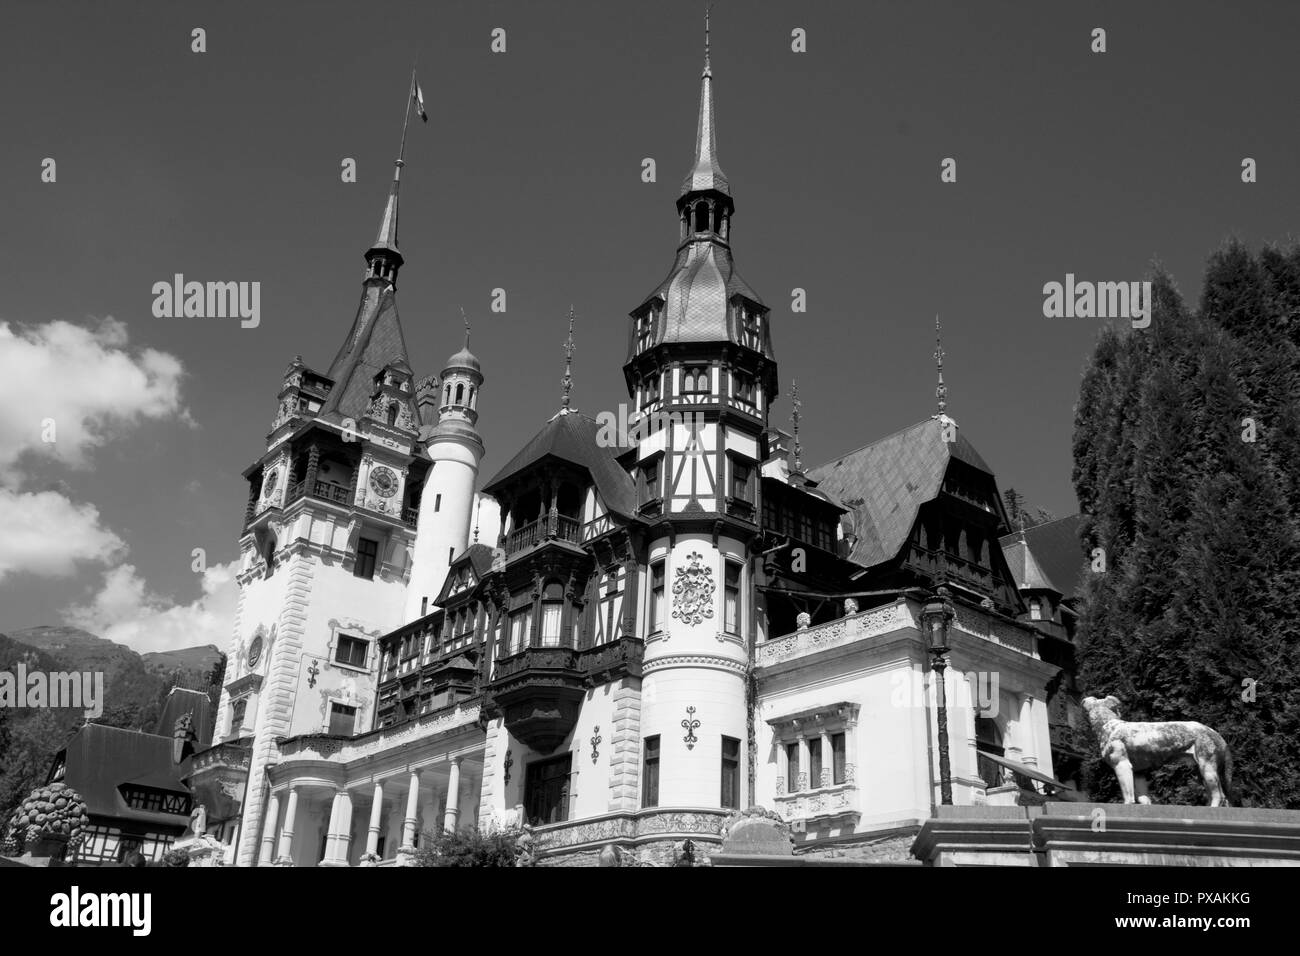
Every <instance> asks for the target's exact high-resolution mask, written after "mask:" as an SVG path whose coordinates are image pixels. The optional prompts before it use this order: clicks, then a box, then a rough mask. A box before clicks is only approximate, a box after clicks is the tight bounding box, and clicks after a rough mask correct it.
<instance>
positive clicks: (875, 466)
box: [808, 418, 993, 567]
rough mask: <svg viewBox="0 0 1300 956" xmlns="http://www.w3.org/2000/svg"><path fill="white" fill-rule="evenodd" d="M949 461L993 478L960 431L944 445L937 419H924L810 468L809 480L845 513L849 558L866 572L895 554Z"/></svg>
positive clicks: (936, 488) (937, 486) (936, 490)
mask: <svg viewBox="0 0 1300 956" xmlns="http://www.w3.org/2000/svg"><path fill="white" fill-rule="evenodd" d="M952 458H956V459H957V460H959V461H964V462H965V463H966V464H968V465H971V466H972V467H974V468H977V469H979V470H980V471H983V472H985V473H986V474H989V475H992V474H993V471H992V469H990V468H989V466H988V465H987V464H986V463H985V462H984V459H983V458H981V457H980V454H979V452H977V451H976V450H975V446H974V445H972V444H971V443H970V442H969V441H968V440H967V439H966V437H965V436H964V435H963V434H962V432H961V430H960V429H958V430H957V440H956V441H953V442H946V441H944V440H943V426H942V424H941V423H940V422H939V420H938V419H935V418H927V419H926V420H924V421H922V422H918V423H917V424H915V425H912V426H910V427H908V428H904V429H903V430H902V431H899V432H895V433H894V434H892V435H890V436H888V437H886V438H882V439H880V440H879V441H875V442H872V443H871V444H870V445H865V446H863V447H862V448H859V449H858V450H857V451H851V452H849V453H848V454H847V455H844V456H842V457H840V458H837V459H835V460H834V461H830V462H827V463H826V464H824V465H820V466H818V467H816V468H813V469H811V470H810V471H809V472H808V477H810V478H812V479H813V480H814V481H816V482H818V489H819V490H820V491H824V492H826V494H828V495H829V496H830V497H831V498H832V499H833V500H834V501H836V502H838V503H839V504H840V505H841V506H843V507H845V508H848V509H849V510H850V515H848V516H845V518H844V522H843V523H844V526H845V528H846V529H849V530H852V531H853V532H854V533H855V534H856V535H857V542H856V543H855V544H854V546H853V552H852V553H851V554H850V555H849V559H850V560H852V561H855V562H857V563H858V564H860V565H862V566H863V567H871V566H872V565H876V564H879V563H881V562H882V561H888V560H890V559H891V558H893V557H895V556H896V555H897V554H898V552H899V549H900V548H902V546H903V544H904V543H905V542H906V541H907V537H908V535H909V534H910V533H911V530H912V526H913V525H914V524H915V523H916V515H917V512H918V511H919V510H920V507H921V505H923V504H925V503H926V502H927V501H931V500H933V499H934V498H935V497H936V496H937V495H938V494H939V489H940V488H941V487H942V484H943V476H944V473H945V472H946V471H947V469H948V462H949V460H950V459H952Z"/></svg>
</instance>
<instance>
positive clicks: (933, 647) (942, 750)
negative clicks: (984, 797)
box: [921, 587, 955, 806]
mask: <svg viewBox="0 0 1300 956" xmlns="http://www.w3.org/2000/svg"><path fill="white" fill-rule="evenodd" d="M948 597H949V595H948V589H947V588H946V587H940V588H939V590H938V593H937V594H935V595H934V596H932V597H931V598H930V600H929V601H927V602H926V605H925V608H924V609H923V610H922V611H921V623H922V626H923V627H924V628H925V637H926V649H927V650H928V651H929V652H930V667H931V669H932V670H933V671H934V672H935V674H936V683H937V685H938V698H939V700H938V703H939V718H938V719H939V795H940V802H942V803H943V804H945V805H947V806H951V805H952V766H951V764H950V763H949V761H948V698H947V689H946V687H945V686H944V678H943V674H944V671H945V670H946V669H947V667H948V661H947V660H946V659H945V657H944V655H945V654H947V653H948V624H949V623H950V622H951V621H952V619H953V617H954V615H955V612H954V611H953V607H952V602H951V601H950V600H949V599H948Z"/></svg>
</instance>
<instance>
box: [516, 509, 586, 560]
mask: <svg viewBox="0 0 1300 956" xmlns="http://www.w3.org/2000/svg"><path fill="white" fill-rule="evenodd" d="M581 527H582V526H581V523H580V522H579V521H578V519H577V518H570V517H567V516H566V515H547V516H546V517H544V518H539V519H537V520H536V521H534V522H533V523H532V524H526V525H524V526H523V527H522V528H519V529H517V530H515V531H512V532H510V534H509V535H507V536H506V554H514V553H515V552H517V551H523V550H525V549H527V548H531V547H533V546H535V545H538V544H541V543H542V542H543V541H546V540H549V539H558V540H560V541H572V542H573V543H574V544H577V543H578V541H579V539H580V531H581Z"/></svg>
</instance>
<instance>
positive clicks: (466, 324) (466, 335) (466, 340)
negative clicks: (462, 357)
mask: <svg viewBox="0 0 1300 956" xmlns="http://www.w3.org/2000/svg"><path fill="white" fill-rule="evenodd" d="M460 317H461V319H462V321H464V323H465V350H466V351H469V316H468V315H466V314H465V307H464V306H463V305H462V306H461V307H460Z"/></svg>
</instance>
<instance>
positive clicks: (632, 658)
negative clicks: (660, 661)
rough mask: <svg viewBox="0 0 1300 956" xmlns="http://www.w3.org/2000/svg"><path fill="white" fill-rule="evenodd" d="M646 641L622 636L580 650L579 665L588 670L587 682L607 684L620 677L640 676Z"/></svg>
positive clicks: (590, 684) (580, 667) (589, 683)
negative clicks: (606, 642)
mask: <svg viewBox="0 0 1300 956" xmlns="http://www.w3.org/2000/svg"><path fill="white" fill-rule="evenodd" d="M644 656H645V642H644V641H642V640H641V639H640V638H638V637H621V638H619V639H618V640H617V641H610V642H609V643H608V644H601V645H599V646H597V647H591V648H588V649H587V650H585V651H579V652H578V667H579V669H580V670H583V671H585V672H586V675H587V678H586V679H587V684H588V685H589V686H593V687H594V686H596V685H599V684H607V683H609V682H610V681H612V680H618V679H619V678H620V677H640V676H641V659H642V658H643V657H644Z"/></svg>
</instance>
